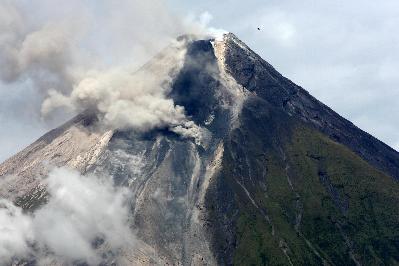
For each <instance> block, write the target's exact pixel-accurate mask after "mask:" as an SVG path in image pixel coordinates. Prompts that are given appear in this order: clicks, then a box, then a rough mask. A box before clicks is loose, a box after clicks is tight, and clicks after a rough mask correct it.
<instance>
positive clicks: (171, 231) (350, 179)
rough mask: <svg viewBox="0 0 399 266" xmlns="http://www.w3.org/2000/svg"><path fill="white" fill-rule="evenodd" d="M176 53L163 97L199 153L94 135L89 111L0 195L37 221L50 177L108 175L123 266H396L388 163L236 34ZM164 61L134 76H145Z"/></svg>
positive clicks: (145, 138) (163, 140) (13, 171)
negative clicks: (180, 111) (116, 190)
mask: <svg viewBox="0 0 399 266" xmlns="http://www.w3.org/2000/svg"><path fill="white" fill-rule="evenodd" d="M180 41H184V42H185V43H186V46H185V49H186V50H185V55H184V60H183V63H182V66H179V68H178V71H175V73H173V80H172V81H171V88H170V92H169V97H170V98H172V99H173V100H174V102H175V104H177V105H180V106H183V107H184V108H185V111H186V114H187V116H188V117H189V118H190V119H191V120H192V121H193V122H194V123H195V124H196V125H198V126H199V127H200V128H201V129H202V132H204V136H203V138H202V141H201V142H197V141H196V140H195V139H193V138H186V137H183V136H181V135H179V134H177V133H175V132H173V131H171V130H169V129H168V128H159V129H154V130H151V131H149V132H145V133H142V132H141V133H140V132H135V131H132V130H128V129H124V130H105V129H103V128H102V127H98V126H97V124H98V119H99V118H98V117H97V115H96V114H95V113H93V112H88V111H87V112H84V113H82V114H80V115H78V116H77V117H76V118H74V119H72V120H71V121H70V122H68V123H66V124H65V125H63V126H61V127H60V128H58V129H55V130H53V131H51V132H49V133H48V134H46V135H45V136H43V137H42V138H40V139H39V140H38V141H36V142H35V143H33V144H32V145H30V146H29V147H28V148H26V149H25V150H23V151H21V152H20V153H18V154H17V155H15V156H14V157H12V158H10V159H9V160H7V161H6V162H4V163H3V164H1V165H0V176H1V177H3V179H4V180H6V182H5V183H4V182H3V183H2V186H1V187H0V194H1V196H2V197H5V198H9V199H11V200H13V201H14V202H16V204H18V205H20V206H22V207H23V208H24V209H26V210H28V211H34V210H35V209H36V208H38V207H40V206H41V205H42V204H45V202H46V198H47V196H48V195H47V194H46V188H45V186H43V185H41V182H40V176H44V175H46V173H47V172H48V166H67V167H71V168H75V169H78V170H79V171H80V172H82V173H83V174H87V173H94V174H101V175H104V174H106V175H109V176H110V178H113V181H114V183H115V184H116V186H124V187H128V188H129V190H131V191H132V193H133V195H134V197H133V198H132V199H131V202H130V210H131V212H130V217H129V220H130V223H131V224H130V226H131V227H132V229H134V231H135V232H136V233H137V237H138V239H139V240H140V241H141V242H142V243H141V242H140V243H141V244H138V246H137V250H139V251H136V253H138V254H139V255H140V256H138V255H132V254H134V251H126V252H125V255H126V256H125V257H123V258H119V260H118V262H119V263H120V264H122V265H123V264H126V265H130V264H133V265H135V264H136V265H142V264H147V265H153V264H159V265H164V264H173V265H177V264H182V265H216V264H219V265H231V264H235V265H363V264H365V265H375V264H386V265H391V264H392V265H394V264H397V263H399V233H398V230H397V227H398V225H399V210H398V208H397V207H396V206H398V204H399V185H398V183H397V179H398V178H399V154H398V153H397V152H396V151H394V150H393V149H391V148H390V147H388V146H387V145H385V144H383V143H382V142H380V141H378V140H376V139H375V138H373V137H372V136H370V135H369V134H367V133H365V132H363V131H361V130H360V129H358V128H357V127H355V126H354V125H353V124H352V123H350V122H349V121H347V120H345V119H343V118H342V117H340V116H339V115H338V114H336V113H335V112H333V111H332V110H331V109H329V108H328V107H327V106H325V105H324V104H322V103H320V102H319V101H317V100H316V99H315V98H313V97H312V96H311V95H309V93H307V92H306V91H305V90H303V89H302V88H301V87H299V86H297V85H295V84H294V83H292V82H291V81H289V80H288V79H286V78H284V77H283V76H282V75H280V74H279V73H278V72H277V71H276V70H275V69H274V68H273V67H272V66H271V65H270V64H268V63H267V62H266V61H264V60H263V59H261V58H260V57H259V56H258V55H256V54H255V53H254V52H253V51H251V50H250V49H249V48H248V47H247V46H246V45H245V44H244V43H242V42H241V41H240V40H239V39H238V38H237V37H236V36H234V35H233V34H231V33H230V34H226V35H224V37H223V39H221V40H219V39H205V40H203V39H196V38H193V37H192V36H183V37H181V38H180ZM162 58H163V56H162V55H160V56H158V57H155V58H154V59H153V60H151V61H150V62H149V63H148V64H146V65H145V66H144V67H143V71H146V69H151V72H150V73H153V74H156V73H157V72H156V70H157V68H158V67H157V66H156V65H157V64H158V65H159V66H161V67H162V62H160V60H162ZM154 69H155V71H154ZM387 203H389V204H387ZM99 249H100V250H101V249H106V244H103V245H100V248H99ZM129 252H130V253H129ZM129 254H130V255H129ZM135 258H136V259H135ZM137 258H140V259H137ZM108 262H109V261H108ZM104 263H107V261H105V262H104Z"/></svg>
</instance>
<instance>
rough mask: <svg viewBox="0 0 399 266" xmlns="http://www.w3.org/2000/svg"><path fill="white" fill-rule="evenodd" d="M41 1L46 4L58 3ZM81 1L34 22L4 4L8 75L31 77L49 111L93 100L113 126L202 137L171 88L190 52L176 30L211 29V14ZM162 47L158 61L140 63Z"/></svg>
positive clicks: (1, 62) (0, 44)
mask: <svg viewBox="0 0 399 266" xmlns="http://www.w3.org/2000/svg"><path fill="white" fill-rule="evenodd" d="M55 2H58V1H55ZM44 3H45V5H47V6H46V8H47V9H49V6H50V7H51V6H53V7H55V6H54V3H53V2H50V1H44ZM77 3H79V1H78V2H76V1H71V4H69V5H71V6H74V5H77V6H78V7H79V8H76V10H78V11H76V12H75V14H74V16H73V17H69V16H70V15H62V14H61V15H60V17H58V18H57V17H54V16H49V15H47V16H49V19H48V20H44V21H42V22H36V21H35V23H33V22H32V18H30V17H29V12H28V10H24V9H23V8H21V6H24V5H18V4H15V2H12V1H5V2H2V3H1V4H0V30H1V31H0V76H1V78H2V80H3V82H20V81H21V80H26V79H27V80H30V81H31V82H32V83H33V86H35V87H36V88H37V91H38V92H39V97H42V101H41V102H42V105H41V107H40V110H41V115H42V117H44V118H47V117H51V115H52V114H53V113H54V111H57V112H56V113H59V112H60V110H61V111H62V112H67V113H69V114H75V113H77V112H80V111H82V110H85V109H89V108H90V109H94V110H96V111H98V114H99V117H100V121H101V122H102V124H103V125H104V126H106V127H110V128H112V129H117V128H131V129H133V130H137V131H147V130H151V129H154V128H159V127H167V128H170V129H171V130H173V131H175V132H176V133H178V134H181V135H182V136H185V137H193V138H195V139H196V140H198V139H199V138H200V136H201V132H200V129H199V127H198V126H196V125H195V124H194V123H192V122H191V121H190V120H189V119H188V118H187V117H186V116H185V111H184V108H183V107H181V106H177V105H175V103H174V102H173V100H172V99H170V98H168V97H167V95H168V93H169V92H170V85H171V81H172V80H173V78H174V76H175V75H176V74H177V73H178V70H179V68H180V67H181V66H182V64H183V61H184V55H185V43H184V41H182V42H177V41H175V39H176V37H177V36H178V35H180V34H183V33H194V34H197V35H198V34H200V35H203V34H208V33H207V30H206V26H207V24H208V23H209V21H210V19H211V16H210V14H208V13H204V14H203V15H201V16H200V17H199V18H198V19H193V18H185V19H180V18H179V17H177V16H174V15H173V13H172V12H170V11H168V8H167V6H166V4H165V2H164V1H162V0H151V1H145V2H143V1H138V0H134V1H127V0H126V1H118V3H117V4H116V3H111V2H101V3H100V4H98V7H96V10H95V12H96V14H97V16H96V17H95V18H94V16H91V13H90V12H94V11H93V10H92V9H93V7H92V6H91V5H90V4H87V5H84V4H81V3H80V4H77ZM58 4H60V5H62V6H63V5H64V4H61V3H58ZM82 5H83V6H82ZM25 8H26V7H25ZM36 8H37V7H36ZM57 9H58V6H57ZM98 13H100V14H101V15H102V16H98ZM82 17H84V18H82ZM216 31H217V30H215V29H210V30H209V32H211V34H213V33H215V32H216ZM169 43H172V44H171V45H170V46H169V47H168V48H166V49H164V48H165V47H166V46H167V45H168V44H169ZM160 51H162V53H163V56H162V58H159V59H157V60H158V61H159V62H158V63H157V64H156V67H152V68H145V67H144V68H143V69H141V70H139V71H136V70H135V69H137V67H138V66H139V65H140V64H142V63H143V62H145V61H146V60H148V59H149V58H151V57H152V56H153V55H154V54H156V53H158V52H160Z"/></svg>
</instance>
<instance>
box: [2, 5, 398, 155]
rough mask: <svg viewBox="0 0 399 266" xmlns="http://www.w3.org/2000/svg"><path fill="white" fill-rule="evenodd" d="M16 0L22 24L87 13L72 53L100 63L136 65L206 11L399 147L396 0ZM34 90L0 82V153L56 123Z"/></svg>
mask: <svg viewBox="0 0 399 266" xmlns="http://www.w3.org/2000/svg"><path fill="white" fill-rule="evenodd" d="M16 2H17V3H18V8H21V9H22V10H25V12H26V11H29V12H28V14H29V19H27V21H28V22H26V23H29V25H35V24H40V23H45V22H47V21H52V20H54V19H57V18H59V17H66V18H68V19H69V20H72V21H75V22H76V21H79V23H80V21H86V20H90V21H92V23H91V24H88V25H90V26H82V28H85V27H87V28H88V30H86V31H83V29H80V27H75V29H76V32H83V33H80V34H82V35H84V40H85V41H84V42H83V44H81V46H82V47H83V48H85V49H83V50H82V51H81V54H80V55H81V57H82V58H83V57H85V58H86V60H85V62H87V61H93V60H92V58H101V59H102V61H103V63H104V64H126V63H128V62H135V63H136V64H140V63H142V62H144V61H145V60H146V58H148V55H149V54H151V53H153V52H154V51H156V50H157V49H159V48H160V47H161V46H164V44H163V42H164V41H165V40H167V38H160V37H170V36H173V35H174V34H177V32H179V30H182V29H185V28H184V26H182V25H180V24H181V23H183V22H182V21H184V20H186V19H187V17H195V18H198V17H200V16H201V14H204V13H207V14H210V15H211V16H212V20H211V21H210V22H209V25H208V26H211V27H215V28H221V29H224V30H226V31H231V32H233V33H235V34H236V35H237V36H238V37H239V38H241V39H242V40H243V41H244V42H246V43H247V44H248V45H249V46H250V47H251V48H252V49H253V50H255V51H256V52H257V53H259V54H260V55H261V56H262V57H263V58H264V59H265V60H267V61H268V62H269V63H271V64H272V65H273V66H274V67H275V68H277V70H279V71H280V72H281V73H282V74H283V75H285V76H286V77H288V78H289V79H291V80H293V81H294V82H295V83H297V84H299V85H301V86H302V87H304V88H305V89H306V90H308V91H309V92H310V93H311V94H312V95H314V96H315V97H316V98H318V99H319V100H321V101H322V102H324V103H325V104H327V105H329V106H330V107H331V108H333V109H334V110H335V111H337V112H338V113H340V114H341V115H342V116H344V117H345V118H347V119H349V120H351V121H352V122H354V123H355V124H356V125H357V126H359V127H360V128H362V129H363V130H365V131H367V132H369V133H371V134H373V135H374V136H376V137H377V138H379V139H380V140H382V141H384V142H386V143H387V144H389V145H390V146H392V147H394V148H396V149H399V133H398V132H399V123H398V121H399V104H398V99H399V88H398V86H399V75H398V73H397V69H399V52H398V51H399V35H398V34H396V33H397V29H398V28H399V2H398V1H395V0H385V1H383V2H377V1H371V0H347V1H341V0H337V1H327V0H318V1H315V0H303V1H287V0H279V1H275V0H270V1H265V0H264V1H256V0H246V1H232V0H229V1H223V2H219V1H218V2H216V1H191V0H190V1H178V0H169V1H166V2H162V1H160V0H152V1H148V4H142V2H140V1H137V0H132V1H128V0H126V1H118V2H117V1H113V2H110V1H108V2H107V1H94V0H90V1H89V0H87V1H68V3H65V2H64V1H49V0H43V1H26V0H25V1H23V0H21V1H16ZM111 3H112V4H111ZM72 18H73V19H72ZM93 21H94V22H95V23H93ZM0 24H1V22H0ZM183 24H184V23H183ZM77 25H86V23H84V22H82V23H80V24H77ZM0 27H1V25H0ZM257 27H260V28H261V31H258V30H257ZM1 29H2V28H0V30H1ZM0 37H1V33H0ZM0 41H1V38H0ZM165 45H166V44H165ZM92 54H93V56H92ZM90 63H91V62H90ZM37 95H38V92H37V91H36V90H35V89H34V88H32V84H31V82H30V81H29V79H27V78H21V79H19V80H18V82H16V83H12V84H10V83H2V84H0V127H1V128H0V129H1V130H0V147H2V149H1V150H0V161H1V160H3V159H5V158H7V157H9V156H10V155H12V154H14V153H15V152H17V151H18V150H20V149H21V148H23V147H24V146H26V145H28V144H29V143H31V142H32V141H34V140H35V139H37V138H38V137H40V135H42V134H43V133H44V132H46V131H47V130H48V129H50V128H52V127H55V126H56V125H57V124H59V123H60V121H59V120H57V119H53V120H43V119H42V118H41V117H40V114H39V113H38V112H37V111H38V109H40V108H39V105H40V102H41V98H40V97H38V96H37Z"/></svg>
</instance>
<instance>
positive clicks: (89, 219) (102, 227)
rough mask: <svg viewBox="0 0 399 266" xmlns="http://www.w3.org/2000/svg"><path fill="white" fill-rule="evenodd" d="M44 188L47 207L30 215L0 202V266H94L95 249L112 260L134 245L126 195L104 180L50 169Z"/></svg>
mask: <svg viewBox="0 0 399 266" xmlns="http://www.w3.org/2000/svg"><path fill="white" fill-rule="evenodd" d="M45 183H46V184H47V186H48V193H49V195H50V196H49V201H48V203H47V204H46V205H44V206H43V207H42V208H41V209H39V210H38V211H36V212H35V213H34V214H24V213H23V212H22V210H21V209H20V208H19V207H16V206H15V205H13V204H12V203H10V202H8V201H6V200H4V199H2V200H0V261H1V262H2V263H4V264H7V263H9V262H10V261H11V260H12V259H13V258H15V257H19V258H21V257H25V258H28V259H29V258H35V259H36V260H44V259H55V260H60V261H64V262H69V263H72V262H75V261H86V262H88V263H89V264H98V263H99V262H100V260H101V253H100V252H99V250H98V248H96V245H98V244H102V243H104V244H105V245H107V247H108V249H109V250H111V251H113V252H114V254H117V252H118V250H120V249H121V248H122V247H125V248H126V247H128V246H132V245H134V241H135V238H134V236H133V234H132V232H131V230H130V228H129V226H128V218H129V216H128V213H129V208H128V205H127V200H128V198H129V193H128V191H127V189H122V188H115V187H114V186H113V184H112V182H111V181H110V179H107V178H100V177H96V176H81V175H80V174H79V173H77V172H75V171H71V170H68V169H63V168H58V169H54V170H53V171H52V172H51V173H50V174H49V177H48V178H47V179H46V180H45ZM0 264H1V263H0ZM1 265H3V264H1Z"/></svg>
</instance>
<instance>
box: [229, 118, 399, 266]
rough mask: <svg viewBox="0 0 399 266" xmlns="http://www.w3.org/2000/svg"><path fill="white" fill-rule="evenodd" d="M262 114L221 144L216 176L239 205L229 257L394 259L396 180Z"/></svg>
mask: <svg viewBox="0 0 399 266" xmlns="http://www.w3.org/2000/svg"><path fill="white" fill-rule="evenodd" d="M268 122H269V123H270V125H264V127H263V128H262V125H260V124H257V125H256V127H257V128H260V130H256V129H255V128H251V127H250V126H248V127H247V128H245V127H243V128H240V129H238V130H237V132H235V133H234V134H235V135H234V136H233V137H232V141H231V143H230V144H229V145H226V146H227V147H226V150H225V157H224V165H223V166H224V170H223V178H226V179H227V180H228V183H229V184H230V185H231V186H232V188H233V191H235V199H236V202H237V204H238V207H239V218H238V221H237V223H236V238H237V240H236V249H235V254H234V263H235V264H236V265H290V264H293V265H322V264H327V265H328V264H330V265H356V264H357V263H360V264H363V265H396V264H398V261H399V207H398V206H399V184H398V183H396V182H395V181H394V180H393V178H391V177H390V176H388V175H385V174H384V173H382V172H380V171H378V170H376V169H375V168H373V167H371V166H370V165H369V164H368V163H366V162H365V161H363V160H362V159H361V158H360V157H359V156H357V155H356V154H354V153H353V152H352V151H350V150H349V149H347V148H346V147H344V146H343V145H340V144H337V143H336V142H334V141H332V140H331V139H329V138H328V137H326V136H324V135H323V134H321V133H319V132H318V131H316V130H314V129H311V128H309V127H307V126H304V125H303V124H302V123H296V122H293V123H290V126H286V125H284V126H286V127H285V128H284V127H282V126H281V127H279V125H278V124H273V121H271V120H269V121H268ZM275 123H276V122H275ZM244 125H245V123H244ZM283 128H284V129H283ZM249 139H250V141H246V140H249ZM290 183H291V184H290ZM244 188H245V189H244ZM245 190H246V191H245Z"/></svg>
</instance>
